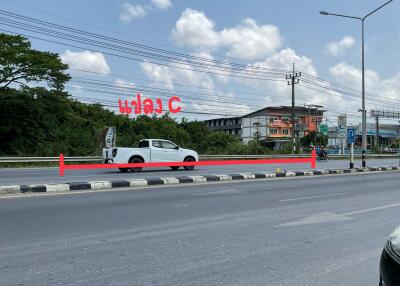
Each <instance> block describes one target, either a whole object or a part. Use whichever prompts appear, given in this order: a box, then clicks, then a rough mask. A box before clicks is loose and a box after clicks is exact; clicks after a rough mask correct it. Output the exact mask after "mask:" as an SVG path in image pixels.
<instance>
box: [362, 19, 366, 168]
mask: <svg viewBox="0 0 400 286" xmlns="http://www.w3.org/2000/svg"><path fill="white" fill-rule="evenodd" d="M364 19H365V18H363V19H362V20H361V26H362V29H361V30H362V33H361V34H362V35H361V42H362V48H361V50H362V52H361V53H362V56H361V59H362V64H361V66H362V67H361V69H362V74H361V75H362V80H361V81H362V90H361V93H362V108H361V109H362V151H361V152H362V153H361V160H362V167H363V168H365V167H366V166H367V163H366V161H365V155H366V152H367V114H366V112H365V70H364Z"/></svg>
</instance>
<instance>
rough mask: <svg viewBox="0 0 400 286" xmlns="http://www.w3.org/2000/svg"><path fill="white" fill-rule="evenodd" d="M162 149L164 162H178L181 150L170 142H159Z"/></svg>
mask: <svg viewBox="0 0 400 286" xmlns="http://www.w3.org/2000/svg"><path fill="white" fill-rule="evenodd" d="M161 145H162V149H163V150H164V158H165V161H166V162H180V161H182V158H181V153H182V152H181V150H180V149H179V147H178V145H175V144H174V143H172V142H170V141H161Z"/></svg>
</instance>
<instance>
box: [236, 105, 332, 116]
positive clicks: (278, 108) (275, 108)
mask: <svg viewBox="0 0 400 286" xmlns="http://www.w3.org/2000/svg"><path fill="white" fill-rule="evenodd" d="M291 110H292V107H291V106H267V107H263V108H261V109H259V110H256V111H253V112H250V113H248V114H246V115H243V117H246V116H250V115H253V114H255V113H258V112H261V111H269V112H271V111H272V112H287V111H291ZM309 110H312V111H320V112H324V111H325V110H324V109H317V108H308V107H305V106H295V111H297V112H299V111H303V112H308V111H309Z"/></svg>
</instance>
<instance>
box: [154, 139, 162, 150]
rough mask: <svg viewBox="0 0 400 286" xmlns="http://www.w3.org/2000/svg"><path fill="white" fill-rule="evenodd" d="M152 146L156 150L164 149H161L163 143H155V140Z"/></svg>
mask: <svg viewBox="0 0 400 286" xmlns="http://www.w3.org/2000/svg"><path fill="white" fill-rule="evenodd" d="M152 146H153V147H156V148H162V147H161V141H155V140H154V141H153V143H152Z"/></svg>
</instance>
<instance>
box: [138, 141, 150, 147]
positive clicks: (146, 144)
mask: <svg viewBox="0 0 400 286" xmlns="http://www.w3.org/2000/svg"><path fill="white" fill-rule="evenodd" d="M147 147H149V141H147V140H143V141H140V142H139V148H147Z"/></svg>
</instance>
